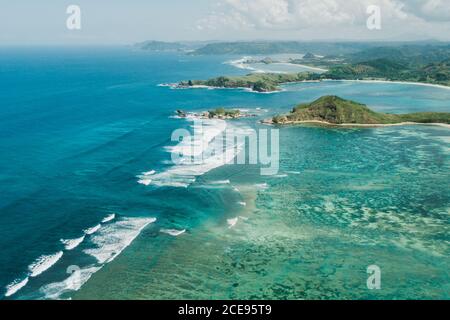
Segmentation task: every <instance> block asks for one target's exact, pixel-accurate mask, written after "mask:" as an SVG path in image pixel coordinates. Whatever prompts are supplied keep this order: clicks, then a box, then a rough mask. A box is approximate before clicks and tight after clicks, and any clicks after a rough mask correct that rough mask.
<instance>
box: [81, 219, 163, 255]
mask: <svg viewBox="0 0 450 320" xmlns="http://www.w3.org/2000/svg"><path fill="white" fill-rule="evenodd" d="M155 221H156V219H155V218H126V219H124V220H121V221H118V222H116V223H113V224H109V225H106V226H104V227H103V228H101V229H100V231H99V232H98V233H96V234H95V235H94V236H93V237H92V239H91V241H92V243H93V244H94V245H95V246H96V247H95V248H91V249H86V250H84V252H85V253H86V254H88V255H91V256H93V257H94V258H96V259H97V261H98V262H99V263H100V264H103V263H108V262H111V261H113V260H114V259H115V258H116V257H117V256H118V255H119V254H120V253H121V252H122V251H123V250H124V249H125V248H126V247H128V246H129V245H130V244H131V242H132V241H133V240H134V239H135V238H136V237H137V236H138V235H139V234H140V233H141V231H142V229H144V228H145V227H146V226H147V225H149V224H150V223H153V222H155Z"/></svg>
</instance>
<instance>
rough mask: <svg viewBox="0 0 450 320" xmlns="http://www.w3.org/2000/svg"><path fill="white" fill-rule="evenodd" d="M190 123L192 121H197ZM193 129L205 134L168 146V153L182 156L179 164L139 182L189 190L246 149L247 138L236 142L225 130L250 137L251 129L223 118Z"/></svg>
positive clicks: (193, 126)
mask: <svg viewBox="0 0 450 320" xmlns="http://www.w3.org/2000/svg"><path fill="white" fill-rule="evenodd" d="M187 120H188V121H191V120H195V118H190V119H187ZM191 128H192V129H193V130H194V132H199V131H201V134H197V135H191V136H190V137H186V138H185V139H183V141H182V142H180V143H179V144H177V145H175V146H167V147H165V150H166V151H167V152H170V153H173V154H182V155H183V156H182V157H181V158H180V159H179V161H177V163H176V164H174V165H173V166H171V167H168V169H166V170H165V171H162V172H159V173H156V174H153V175H150V176H149V175H145V174H141V175H139V176H137V178H138V179H139V180H138V183H140V184H144V185H154V186H158V187H164V186H169V187H184V188H187V187H188V186H189V185H191V184H192V183H194V182H195V181H196V178H197V177H198V176H201V175H203V174H205V173H207V172H209V171H211V170H213V169H216V168H218V167H220V166H222V165H225V164H227V163H229V162H231V161H232V160H233V159H234V158H235V157H236V155H237V154H238V153H239V152H240V151H241V150H242V148H243V145H244V143H245V139H238V141H239V142H236V141H235V140H234V137H227V135H226V134H224V133H225V130H228V129H230V130H233V133H234V134H235V135H238V136H239V135H242V136H246V135H248V130H249V129H248V128H247V129H245V128H241V127H237V126H233V125H230V124H229V123H227V122H226V121H224V120H220V119H206V120H204V119H203V120H202V125H201V126H196V125H195V124H194V125H192V126H191ZM227 139H230V140H227ZM231 139H232V140H231ZM223 146H226V148H223ZM192 159H194V160H192ZM222 182H223V181H222ZM226 182H227V183H228V181H226Z"/></svg>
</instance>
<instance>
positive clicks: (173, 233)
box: [160, 229, 186, 237]
mask: <svg viewBox="0 0 450 320" xmlns="http://www.w3.org/2000/svg"><path fill="white" fill-rule="evenodd" d="M160 232H162V233H165V234H168V235H171V236H173V237H178V236H180V235H182V234H183V233H185V232H186V229H183V230H176V229H161V230H160Z"/></svg>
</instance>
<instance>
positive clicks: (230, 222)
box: [227, 217, 239, 229]
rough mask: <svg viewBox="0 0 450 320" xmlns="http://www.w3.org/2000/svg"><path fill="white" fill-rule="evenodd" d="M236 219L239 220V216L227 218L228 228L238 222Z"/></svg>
mask: <svg viewBox="0 0 450 320" xmlns="http://www.w3.org/2000/svg"><path fill="white" fill-rule="evenodd" d="M238 221H239V217H236V218H233V219H228V220H227V223H228V228H229V229H231V228H233V227H234V226H235V225H236V223H238Z"/></svg>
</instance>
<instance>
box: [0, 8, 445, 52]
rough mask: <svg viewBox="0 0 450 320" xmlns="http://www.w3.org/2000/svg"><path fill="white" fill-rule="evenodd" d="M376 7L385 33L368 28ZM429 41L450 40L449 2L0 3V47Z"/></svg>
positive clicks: (382, 30) (381, 29)
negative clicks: (73, 10)
mask: <svg viewBox="0 0 450 320" xmlns="http://www.w3.org/2000/svg"><path fill="white" fill-rule="evenodd" d="M69 5H77V6H79V8H80V12H81V16H80V21H81V29H79V30H78V29H77V30H69V29H68V28H67V26H66V20H67V19H68V18H69V15H70V14H67V12H66V10H67V7H68V6H69ZM371 5H372V6H373V5H375V6H378V8H379V10H380V16H379V17H380V19H379V20H377V21H379V22H380V25H379V26H380V29H373V30H370V29H369V28H368V27H367V19H368V18H369V16H370V14H369V13H367V9H368V7H369V6H371ZM371 13H373V11H371ZM430 39H434V40H441V41H450V0H147V1H145V0H70V1H66V0H39V1H37V0H0V45H94V44H95V45H109V44H133V43H135V42H139V41H145V40H160V41H196V40H223V41H231V40H301V41H308V40H369V41H370V40H386V41H399V40H405V41H410V40H430Z"/></svg>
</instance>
